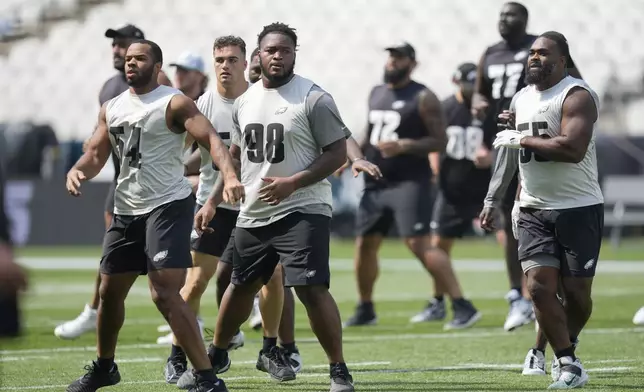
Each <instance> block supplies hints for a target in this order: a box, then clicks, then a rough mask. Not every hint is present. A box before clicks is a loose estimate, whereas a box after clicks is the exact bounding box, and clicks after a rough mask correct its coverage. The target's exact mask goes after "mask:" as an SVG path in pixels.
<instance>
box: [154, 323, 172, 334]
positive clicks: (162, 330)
mask: <svg viewBox="0 0 644 392" xmlns="http://www.w3.org/2000/svg"><path fill="white" fill-rule="evenodd" d="M157 332H159V333H168V332H172V328H170V326H169V325H168V324H161V325H159V326H158V327H157Z"/></svg>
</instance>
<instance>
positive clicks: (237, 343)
mask: <svg viewBox="0 0 644 392" xmlns="http://www.w3.org/2000/svg"><path fill="white" fill-rule="evenodd" d="M244 340H245V339H244V331H239V333H238V334H237V335H235V336H233V338H232V339H231V340H230V343H228V351H233V350H237V349H238V348H241V347H244Z"/></svg>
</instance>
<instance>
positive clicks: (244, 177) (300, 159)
mask: <svg viewBox="0 0 644 392" xmlns="http://www.w3.org/2000/svg"><path fill="white" fill-rule="evenodd" d="M233 125H234V126H233V135H232V143H233V144H235V145H237V146H239V147H240V149H241V182H242V184H243V185H244V187H245V189H246V199H245V201H244V203H243V204H242V205H241V210H240V214H239V218H238V220H237V226H239V227H259V226H265V225H268V224H270V223H273V222H275V221H277V220H279V219H281V218H283V217H285V216H287V215H288V214H291V213H293V212H302V213H305V214H321V215H326V216H331V207H332V203H333V198H332V196H331V184H330V183H329V181H328V180H326V179H324V180H322V181H320V182H317V183H315V184H312V185H309V186H307V187H305V188H301V189H298V190H296V191H295V192H294V193H293V194H291V195H290V196H289V197H287V198H286V199H285V200H283V201H282V202H281V203H279V204H278V205H276V206H271V205H269V204H268V203H265V202H263V201H261V200H259V190H260V188H262V187H263V186H264V185H265V183H264V181H263V180H262V178H265V177H289V176H292V175H293V174H296V173H298V172H301V171H303V170H304V169H306V168H307V167H309V165H311V163H313V161H314V160H315V159H316V158H317V157H319V156H320V155H321V154H322V148H323V147H325V146H328V145H330V144H331V143H333V142H336V141H338V140H340V139H344V138H345V137H348V136H350V135H351V133H350V132H349V130H348V129H347V127H346V126H345V125H344V123H343V121H342V118H341V117H340V114H339V112H338V109H337V107H336V105H335V102H334V101H333V98H332V97H331V95H329V94H328V93H327V92H325V91H324V90H322V89H321V88H320V87H318V86H317V85H315V83H313V82H312V81H311V80H308V79H305V78H303V77H301V76H298V75H295V76H294V77H293V79H291V80H290V81H289V82H288V83H286V84H285V85H283V86H280V87H278V88H276V89H267V88H264V86H263V85H262V83H260V82H258V83H255V84H254V85H253V86H251V87H250V88H249V89H248V90H247V91H246V92H245V93H244V94H243V95H242V96H241V97H239V98H237V100H236V101H235V105H234V106H233Z"/></svg>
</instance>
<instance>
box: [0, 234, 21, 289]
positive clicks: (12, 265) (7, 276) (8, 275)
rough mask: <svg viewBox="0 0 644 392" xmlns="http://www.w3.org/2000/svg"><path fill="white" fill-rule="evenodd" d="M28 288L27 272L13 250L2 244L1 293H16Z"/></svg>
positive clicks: (0, 266)
mask: <svg viewBox="0 0 644 392" xmlns="http://www.w3.org/2000/svg"><path fill="white" fill-rule="evenodd" d="M26 288H27V274H25V271H24V270H23V269H22V267H20V265H18V264H17V263H16V262H15V260H14V257H13V251H12V250H11V248H10V247H9V246H7V245H5V244H0V293H2V294H6V295H16V294H17V293H18V292H19V291H21V290H25V289H26Z"/></svg>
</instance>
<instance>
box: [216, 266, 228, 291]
mask: <svg viewBox="0 0 644 392" xmlns="http://www.w3.org/2000/svg"><path fill="white" fill-rule="evenodd" d="M220 264H222V263H220ZM231 273H232V267H230V268H229V266H228V265H225V266H220V267H219V268H217V273H216V275H215V282H216V284H217V290H222V291H226V288H228V285H230V276H231Z"/></svg>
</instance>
